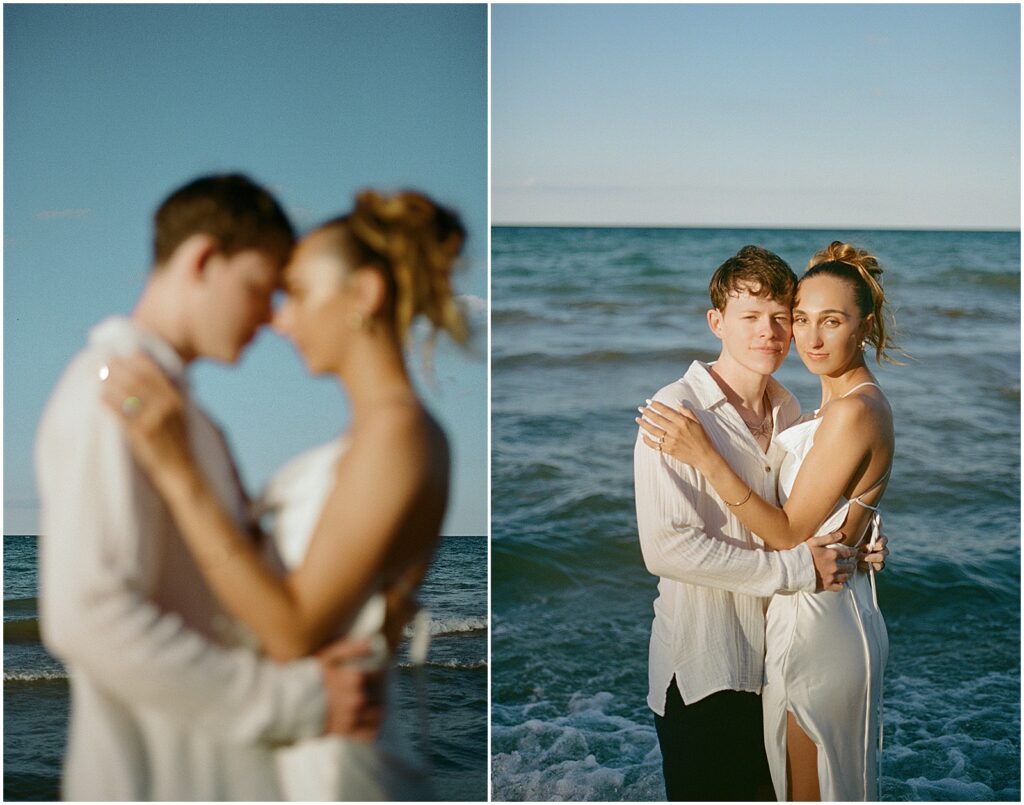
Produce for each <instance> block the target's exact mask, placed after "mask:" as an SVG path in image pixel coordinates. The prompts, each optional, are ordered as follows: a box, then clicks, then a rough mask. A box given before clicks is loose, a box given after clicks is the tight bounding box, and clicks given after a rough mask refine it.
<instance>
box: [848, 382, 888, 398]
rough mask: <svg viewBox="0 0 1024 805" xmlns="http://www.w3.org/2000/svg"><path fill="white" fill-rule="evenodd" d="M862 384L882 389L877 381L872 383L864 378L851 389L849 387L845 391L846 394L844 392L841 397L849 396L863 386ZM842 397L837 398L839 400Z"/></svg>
mask: <svg viewBox="0 0 1024 805" xmlns="http://www.w3.org/2000/svg"><path fill="white" fill-rule="evenodd" d="M864 386H874V387H875V388H876V389H878V390H879V391H881V390H882V387H881V386H879V385H878V384H877V383H872V382H871V381H870V380H866V381H864V382H863V383H858V384H857V385H856V386H854V387H853V388H852V389H850V390H849V391H848V392H846V394H844V395H843V397H849V396H850V395H851V394H853V392H855V391H856V390H857V389H859V388H864ZM843 397H840V398H839V399H840V400H841V399H843Z"/></svg>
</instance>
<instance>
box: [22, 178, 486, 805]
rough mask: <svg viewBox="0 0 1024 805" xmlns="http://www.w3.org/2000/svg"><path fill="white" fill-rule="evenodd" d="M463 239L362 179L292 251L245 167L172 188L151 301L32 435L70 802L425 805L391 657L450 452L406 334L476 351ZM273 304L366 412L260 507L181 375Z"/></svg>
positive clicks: (224, 349) (310, 359)
mask: <svg viewBox="0 0 1024 805" xmlns="http://www.w3.org/2000/svg"><path fill="white" fill-rule="evenodd" d="M464 240H465V231H464V229H463V227H462V225H461V223H460V221H459V219H458V217H457V216H456V215H455V214H454V213H453V212H451V211H449V210H446V209H444V208H443V207H441V206H439V205H437V204H435V203H434V202H433V201H432V200H431V199H429V198H427V197H426V196H423V195H420V194H417V193H412V192H404V193H397V194H395V195H390V196H387V195H381V194H379V193H377V192H374V191H367V192H364V193H362V194H360V195H359V196H358V197H357V198H356V200H355V205H354V207H353V209H352V210H351V211H350V212H348V213H346V214H345V215H342V216H340V217H337V218H333V219H332V220H329V221H327V222H326V223H323V224H321V225H320V226H318V227H316V228H315V229H313V230H312V231H311V232H309V233H308V234H307V235H305V236H304V237H303V238H302V239H301V240H299V241H298V243H297V244H296V243H295V234H294V231H293V228H292V225H291V224H290V222H289V221H288V219H287V217H286V216H285V214H284V212H283V211H282V209H281V207H280V206H279V205H278V203H277V202H276V201H275V199H274V198H273V197H272V196H271V195H270V194H269V193H268V192H267V191H266V190H265V189H263V188H261V187H259V186H258V185H256V184H254V183H253V182H252V181H251V180H249V179H248V178H246V177H244V176H241V175H221V176H208V177H203V178H200V179H197V180H195V181H193V182H191V183H189V184H187V185H185V186H184V187H181V188H180V189H178V190H177V191H175V192H174V193H172V194H171V195H170V196H169V197H168V198H167V199H166V200H165V201H164V202H163V203H162V204H161V206H160V207H159V209H158V210H157V212H156V215H155V218H154V257H153V266H152V270H151V273H150V275H149V278H148V280H147V282H146V285H145V288H144V290H143V292H142V295H141V298H140V299H139V301H138V304H137V306H136V308H135V310H134V311H133V313H132V314H131V315H130V316H129V317H115V318H110V319H108V320H106V321H104V322H102V323H100V324H99V325H98V326H96V327H95V328H94V329H93V330H92V331H91V333H90V336H89V341H88V345H87V346H86V347H85V348H84V349H83V350H82V351H81V352H80V353H79V354H78V355H77V356H76V357H75V358H74V359H73V360H72V361H71V363H70V365H69V366H68V367H67V369H66V370H65V372H64V374H63V375H62V377H61V378H60V380H59V382H58V384H57V386H56V388H55V390H54V391H53V393H52V396H51V398H50V400H49V402H48V404H47V406H46V409H45V412H44V415H43V418H42V422H41V425H40V429H39V433H38V438H37V444H36V468H37V479H38V485H39V491H40V497H41V504H42V513H41V518H42V519H41V534H42V539H41V545H42V547H41V557H40V588H41V595H40V598H41V600H40V610H41V629H42V638H43V642H44V643H45V645H46V647H47V648H48V649H49V650H50V651H51V652H52V653H53V654H54V655H55V656H56V657H58V658H59V659H60V660H62V661H63V662H64V663H65V665H66V666H67V669H68V675H69V678H70V683H71V724H70V734H69V739H68V748H67V757H66V763H65V769H64V776H63V790H62V795H63V797H64V798H66V799H76V800H214V801H216V800H280V799H289V800H390V799H413V800H421V799H429V798H431V796H432V794H431V788H430V781H429V776H428V773H427V766H426V763H425V760H424V759H423V758H421V757H418V756H417V755H416V753H415V752H413V751H412V750H411V747H409V746H408V745H407V744H406V742H405V740H404V739H403V738H402V736H401V735H400V734H399V730H398V713H397V712H396V711H395V707H394V700H393V698H389V697H388V695H387V691H386V688H387V685H388V679H387V677H388V674H387V666H388V661H389V657H390V656H391V654H392V653H393V651H394V650H395V648H396V646H397V644H398V642H399V640H400V639H401V636H402V634H403V632H404V629H405V626H406V624H407V623H408V621H409V620H410V618H411V617H412V614H413V612H414V610H415V605H414V595H415V592H416V590H417V588H418V586H419V584H420V582H421V581H422V580H423V577H424V575H425V573H426V571H427V567H428V564H429V562H430V560H431V557H432V554H433V552H434V550H435V548H436V546H437V544H438V541H439V533H440V528H441V522H442V518H443V516H444V512H445V507H446V504H447V497H448V484H449V460H450V459H449V450H448V444H447V440H446V438H445V434H444V433H443V431H442V429H441V427H440V426H439V425H438V423H437V422H436V421H435V420H434V419H433V417H432V416H431V415H430V414H429V413H428V411H427V410H426V409H425V408H424V406H423V404H422V403H421V401H420V400H419V399H418V397H417V395H416V392H415V389H414V387H413V383H412V382H411V380H410V376H409V372H408V370H407V367H406V364H405V359H404V352H403V349H404V347H405V345H406V340H407V337H408V335H409V331H410V327H411V326H412V325H413V323H414V322H415V321H416V320H417V319H419V318H420V317H424V318H426V319H427V320H428V321H429V323H430V325H432V327H433V328H434V331H435V332H436V331H437V330H443V331H445V332H447V333H448V334H449V335H450V336H452V337H453V338H454V339H455V340H456V341H457V342H460V343H462V342H465V340H466V338H467V329H466V324H465V322H464V320H463V317H462V314H461V312H460V308H459V306H458V305H457V303H456V300H455V299H454V298H453V294H452V286H451V282H450V279H451V273H452V269H453V267H454V265H455V263H456V260H457V258H458V256H459V254H460V252H461V249H462V246H463V242H464ZM282 287H283V289H284V290H285V292H286V294H287V295H286V298H285V300H284V302H283V303H282V304H281V306H280V307H279V309H278V310H277V311H276V312H273V311H272V300H273V296H274V294H275V292H276V291H277V290H278V289H279V288H282ZM272 316H273V319H274V325H275V327H276V329H278V330H279V331H280V332H281V333H282V334H283V335H285V336H287V337H288V338H290V339H291V340H292V341H293V343H294V344H295V346H296V348H297V350H298V352H299V353H300V355H301V356H302V358H303V360H304V361H305V363H306V365H307V367H308V369H309V371H310V372H312V373H314V374H326V375H332V376H334V377H336V378H337V379H338V381H339V382H340V384H341V387H342V390H343V391H344V393H345V394H346V395H347V398H348V400H349V407H350V411H351V417H350V423H349V425H348V428H347V430H346V431H345V433H344V435H343V436H342V437H341V438H339V439H338V440H336V441H334V442H331V443H329V444H327V445H324V446H322V447H320V448H317V449H314V450H312V451H310V452H308V453H306V454H303V455H302V456H300V457H298V458H297V459H295V460H294V461H292V462H291V463H289V464H288V465H287V466H286V467H285V468H284V470H282V471H281V472H280V473H279V474H278V475H276V476H275V477H274V479H273V480H272V481H271V482H270V484H269V486H268V488H267V491H266V492H265V493H264V495H263V497H262V498H261V500H259V501H258V502H257V504H256V506H255V507H254V506H253V505H252V504H251V503H250V501H249V500H248V498H247V496H246V493H245V490H244V489H243V488H242V487H241V484H240V482H239V477H238V474H237V472H236V469H235V465H234V462H233V460H232V457H231V455H230V452H229V450H228V447H227V444H226V441H225V439H224V437H223V435H222V434H221V432H220V431H219V430H218V428H217V426H216V425H215V424H214V422H213V421H212V420H211V419H210V418H209V417H208V415H207V414H206V413H205V412H204V411H203V410H202V409H201V408H200V407H199V406H198V405H197V404H196V403H195V402H194V401H193V400H192V399H191V397H190V394H189V385H188V374H187V372H188V367H189V366H190V365H191V364H192V363H193V362H194V361H196V360H201V359H212V360H216V361H221V362H225V363H234V362H235V361H237V360H238V358H239V356H240V355H241V353H242V352H243V350H244V349H245V347H246V345H247V344H248V343H249V342H250V341H251V340H252V339H253V337H254V336H255V334H256V332H257V330H258V329H259V328H260V327H261V326H262V325H264V324H266V323H267V322H268V321H270V319H271V317H272ZM267 383H268V385H267V395H268V400H267V402H268V404H270V402H271V398H272V395H273V379H269V380H268V381H267ZM339 414H340V408H339ZM260 514H268V515H270V516H271V517H272V522H271V524H270V526H269V529H268V531H267V533H266V534H265V535H264V534H262V533H261V532H260V523H259V521H258V517H259V515H260ZM268 519H270V517H268Z"/></svg>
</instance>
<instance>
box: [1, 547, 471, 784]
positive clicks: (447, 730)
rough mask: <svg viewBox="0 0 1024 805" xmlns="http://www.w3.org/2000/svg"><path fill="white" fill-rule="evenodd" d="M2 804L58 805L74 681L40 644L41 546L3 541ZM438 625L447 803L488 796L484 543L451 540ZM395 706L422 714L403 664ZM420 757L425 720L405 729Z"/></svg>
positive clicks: (431, 588)
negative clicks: (47, 803) (50, 803)
mask: <svg viewBox="0 0 1024 805" xmlns="http://www.w3.org/2000/svg"><path fill="white" fill-rule="evenodd" d="M3 558H4V731H3V732H4V799H5V800H52V799H56V798H57V797H58V791H59V788H58V786H59V782H60V764H61V758H62V756H63V753H64V743H65V732H66V729H67V719H68V704H69V698H68V682H67V674H66V673H65V671H64V668H63V667H62V666H61V664H60V663H59V662H58V661H57V660H55V659H54V658H53V657H51V656H50V655H49V654H47V652H46V650H45V649H44V648H43V646H42V645H41V644H40V642H39V630H38V619H37V603H36V600H37V599H36V590H37V582H36V579H37V575H36V538H35V537H31V536H5V537H4V557H3ZM420 600H421V601H422V602H423V604H424V605H425V607H426V608H427V609H429V611H430V615H431V633H432V639H431V644H430V651H429V654H428V659H427V664H426V668H425V670H426V673H425V675H424V676H425V684H424V686H423V687H424V688H425V690H426V696H427V700H428V710H429V729H430V738H429V753H430V762H431V768H432V772H433V780H434V784H435V787H436V791H437V795H438V797H439V798H440V799H442V800H482V799H485V798H486V796H487V540H486V539H485V538H483V537H446V538H445V539H444V540H443V541H442V543H441V547H440V549H439V551H438V554H437V556H436V558H435V560H434V564H433V565H432V567H431V569H430V572H429V574H428V575H427V578H426V580H425V582H424V585H423V588H422V590H421V593H420ZM397 673H398V690H397V700H398V702H397V706H398V707H400V708H401V709H402V710H403V712H408V713H413V714H415V713H416V712H417V696H418V690H419V689H420V683H419V682H418V681H417V678H416V677H417V674H419V673H421V672H419V671H414V670H412V669H411V667H410V666H409V665H408V663H407V662H405V661H404V658H403V657H402V656H401V654H400V657H399V667H398V671H397ZM404 723H405V724H406V725H407V726H408V728H409V733H410V737H412V739H413V743H414V744H416V745H417V747H418V748H419V749H420V750H421V751H422V749H423V748H424V745H423V741H422V736H421V735H420V734H419V732H418V725H419V720H418V719H417V718H410V719H408V720H407V721H406V722H404Z"/></svg>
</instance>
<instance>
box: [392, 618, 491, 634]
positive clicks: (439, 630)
mask: <svg viewBox="0 0 1024 805" xmlns="http://www.w3.org/2000/svg"><path fill="white" fill-rule="evenodd" d="M486 628H487V618H470V617H457V616H456V617H450V618H434V617H432V618H431V619H430V634H431V635H434V636H435V637H436V636H437V635H445V634H459V633H462V632H479V631H482V630H485V629H486ZM411 635H412V631H411V628H410V627H408V626H407V627H406V629H405V636H406V637H410V636H411Z"/></svg>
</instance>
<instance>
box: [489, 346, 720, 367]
mask: <svg viewBox="0 0 1024 805" xmlns="http://www.w3.org/2000/svg"><path fill="white" fill-rule="evenodd" d="M712 357H713V356H710V353H708V352H705V351H694V350H692V349H687V348H685V347H672V348H670V349H636V350H619V349H596V350H590V351H587V352H570V353H562V354H549V353H544V352H516V353H512V354H510V355H505V356H502V357H499V358H492V359H491V368H492V369H517V368H521V367H535V368H559V367H564V366H569V367H572V366H595V367H596V366H618V365H627V364H628V365H636V364H649V363H654V364H665V363H668V364H672V365H677V366H687V365H689V363H690V362H691V361H693V360H709V359H712Z"/></svg>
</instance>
